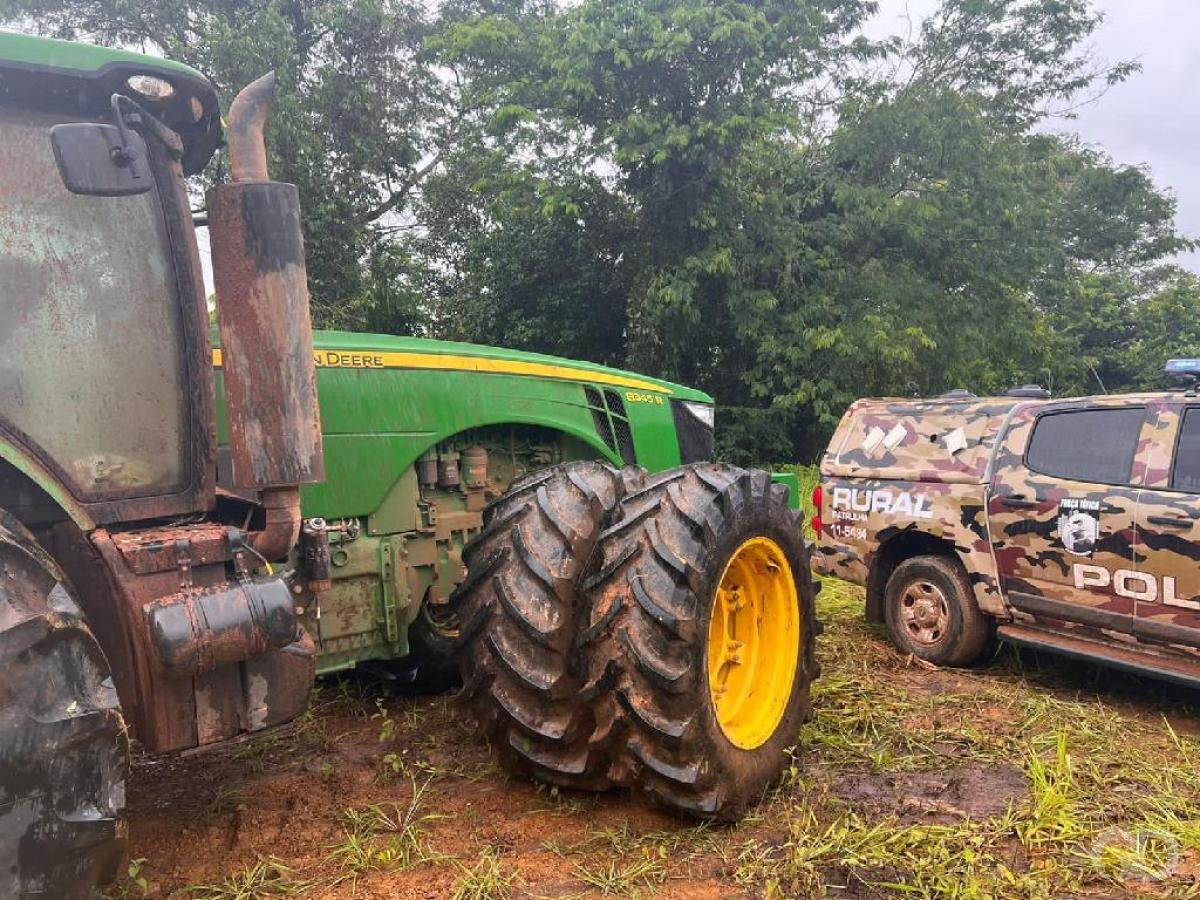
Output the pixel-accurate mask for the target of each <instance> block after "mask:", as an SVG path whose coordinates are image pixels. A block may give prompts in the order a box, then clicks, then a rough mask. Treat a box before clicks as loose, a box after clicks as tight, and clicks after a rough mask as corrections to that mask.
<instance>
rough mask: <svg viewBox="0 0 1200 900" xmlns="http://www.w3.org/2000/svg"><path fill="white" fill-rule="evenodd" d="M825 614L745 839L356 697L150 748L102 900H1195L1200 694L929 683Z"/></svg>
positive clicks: (932, 675)
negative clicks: (221, 739) (247, 737)
mask: <svg viewBox="0 0 1200 900" xmlns="http://www.w3.org/2000/svg"><path fill="white" fill-rule="evenodd" d="M820 605H821V607H822V616H823V618H825V619H826V620H827V622H828V624H829V630H828V631H827V633H826V637H825V638H823V639H822V641H823V646H822V649H821V653H820V656H821V659H822V662H823V665H824V669H825V673H824V676H823V677H822V679H821V681H820V682H819V683H818V686H817V688H816V690H815V692H814V694H815V708H816V717H815V719H814V721H813V723H811V724H810V725H808V726H806V727H805V729H804V731H803V733H802V734H801V735H800V739H799V745H798V747H797V750H796V753H795V757H794V760H793V762H792V764H791V765H790V767H789V771H788V773H787V775H786V777H785V778H784V780H783V782H782V784H781V785H780V786H779V788H778V789H777V790H776V791H775V792H774V793H773V794H772V795H771V796H769V797H767V798H765V800H764V802H763V804H762V805H761V807H760V808H759V809H758V810H757V811H756V812H755V814H754V815H752V816H751V817H750V818H749V819H747V820H746V821H745V822H743V823H742V824H741V825H739V826H737V827H707V826H703V825H697V824H696V823H695V822H690V821H685V820H680V819H678V818H674V817H672V816H669V815H666V814H663V813H662V812H659V811H657V810H655V809H653V808H652V807H650V806H649V805H647V804H646V803H645V802H643V801H642V800H641V799H640V798H638V797H636V796H632V795H630V794H627V793H617V794H610V795H601V796H593V795H588V794H576V793H569V792H568V793H559V792H557V791H554V790H551V789H548V788H546V787H544V786H540V785H536V784H533V783H529V782H525V781H522V780H513V779H509V778H506V777H505V775H504V774H503V773H502V772H501V771H499V770H498V769H497V768H496V767H495V765H494V764H493V763H492V761H491V758H490V756H489V754H488V751H487V748H486V747H485V746H483V745H482V744H481V743H479V742H478V741H477V740H476V739H475V738H474V736H473V733H472V729H471V727H470V724H469V723H468V722H466V721H464V720H463V719H462V718H461V716H460V714H459V711H458V709H457V707H456V706H455V704H454V702H453V699H452V698H450V697H426V698H411V697H402V696H396V695H392V694H388V693H387V692H386V691H384V690H382V689H380V688H379V687H378V686H377V685H375V684H371V683H364V682H357V681H343V682H334V683H327V684H325V685H323V687H322V688H321V690H320V691H319V693H318V695H317V698H316V701H315V703H314V705H313V708H312V710H311V711H310V712H309V713H308V714H307V715H306V716H305V717H304V718H303V719H302V720H301V721H299V722H297V723H294V724H293V725H291V726H289V727H288V728H287V729H285V730H283V731H281V732H277V733H274V734H271V735H267V736H265V737H260V738H257V739H255V740H251V741H248V742H245V743H243V744H241V745H238V746H235V747H232V748H226V749H221V750H218V751H215V752H210V753H204V754H200V755H197V756H193V757H189V758H168V759H154V758H139V759H138V760H137V761H136V762H135V766H134V770H133V774H132V778H131V783H130V791H129V805H130V836H131V841H130V843H131V855H132V858H133V861H132V862H131V864H130V870H129V874H128V875H127V876H126V877H125V878H123V879H122V881H121V882H120V883H119V884H118V885H117V886H116V887H115V888H114V889H113V890H112V891H111V892H110V896H112V897H122V898H127V897H144V896H145V897H167V898H184V897H194V898H195V897H198V898H238V897H246V898H249V897H263V896H305V897H314V898H426V897H428V898H441V897H463V898H471V897H475V898H484V897H546V898H563V897H594V896H646V897H650V896H653V897H661V898H718V897H768V896H769V897H810V896H814V897H815V896H830V897H889V896H918V897H922V896H924V897H951V896H961V897H1064V896H1089V897H1090V896H1097V897H1101V896H1103V897H1122V896H1129V895H1130V894H1140V895H1144V896H1178V897H1190V896H1200V880H1198V879H1200V868H1198V866H1197V859H1198V858H1200V857H1198V854H1200V739H1198V735H1200V715H1197V713H1196V707H1197V705H1198V701H1200V697H1198V696H1197V695H1196V694H1194V693H1191V692H1188V691H1185V690H1181V689H1173V688H1168V687H1164V686H1163V685H1160V684H1157V683H1154V682H1148V681H1141V680H1137V679H1133V678H1130V677H1127V676H1119V675H1113V674H1112V673H1105V672H1101V671H1099V670H1097V669H1095V668H1092V667H1075V666H1071V665H1068V664H1064V663H1061V662H1057V661H1054V660H1051V659H1047V658H1041V659H1039V658H1036V657H1032V656H1026V655H1021V656H1018V655H1016V654H1014V653H1012V652H1011V651H1006V650H1002V651H1000V652H999V653H998V655H997V656H996V657H994V658H993V659H992V660H991V661H990V662H989V663H988V664H987V665H985V666H982V667H980V668H977V669H974V670H971V671H965V672H964V671H953V672H951V671H939V670H934V669H930V668H927V667H924V666H919V665H916V664H915V663H914V662H913V661H912V660H906V659H904V658H902V657H900V656H899V655H898V654H897V653H896V652H895V651H894V650H892V649H891V647H890V645H888V644H887V642H886V640H885V639H884V637H883V635H882V634H881V633H880V632H879V631H878V630H877V629H874V628H871V627H868V626H866V625H864V624H863V623H862V622H861V613H860V610H861V595H860V594H859V593H858V592H857V591H856V590H855V589H853V588H849V587H848V586H845V585H834V586H833V588H832V589H827V590H826V591H825V593H824V594H823V595H822V598H821V603H820Z"/></svg>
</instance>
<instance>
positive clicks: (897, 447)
mask: <svg viewBox="0 0 1200 900" xmlns="http://www.w3.org/2000/svg"><path fill="white" fill-rule="evenodd" d="M1179 396H1180V395H1179V394H1178V393H1171V392H1167V391H1157V392H1150V393H1137V394H1096V395H1091V396H1083V397H1055V398H1051V399H1045V400H1042V399H1030V398H1025V397H972V396H966V397H941V398H929V399H913V398H902V397H879V398H866V399H863V400H857V401H855V402H854V403H852V404H851V405H850V408H849V409H848V410H846V414H845V416H843V417H842V421H841V423H840V424H839V425H838V427H837V430H836V431H835V432H834V435H833V438H832V439H831V440H830V442H829V448H828V449H827V450H826V452H825V456H824V458H823V459H822V462H821V470H822V472H824V473H825V474H827V475H835V476H840V477H852V478H890V479H899V480H904V481H940V482H950V483H974V482H979V481H982V480H983V479H984V477H985V476H986V474H987V467H988V461H989V459H990V457H991V453H992V449H993V447H994V445H995V441H996V438H997V437H998V435H999V433H1000V430H1001V427H1002V426H1003V424H1004V422H1005V420H1006V419H1007V418H1008V417H1009V415H1010V414H1011V413H1013V412H1014V411H1015V410H1017V409H1018V408H1028V407H1038V406H1049V405H1054V406H1058V405H1062V404H1083V405H1094V406H1109V405H1118V404H1126V403H1131V402H1132V403H1148V402H1153V401H1156V400H1158V401H1166V400H1170V399H1172V398H1178V397H1179Z"/></svg>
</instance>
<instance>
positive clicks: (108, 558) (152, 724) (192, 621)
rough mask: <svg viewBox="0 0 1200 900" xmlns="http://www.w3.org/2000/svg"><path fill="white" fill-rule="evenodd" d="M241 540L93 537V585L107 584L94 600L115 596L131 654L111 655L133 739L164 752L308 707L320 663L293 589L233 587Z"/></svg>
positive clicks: (158, 532) (273, 584)
mask: <svg viewBox="0 0 1200 900" xmlns="http://www.w3.org/2000/svg"><path fill="white" fill-rule="evenodd" d="M214 529H217V530H219V531H220V532H221V539H222V541H223V547H224V550H223V552H218V551H217V550H216V546H217V543H216V536H217V532H216V531H214ZM238 536H240V532H238V531H237V530H236V529H230V528H221V527H220V526H213V525H211V524H208V523H199V524H193V525H182V526H162V527H157V528H149V529H144V530H141V531H137V532H122V533H118V534H110V533H109V532H108V531H107V530H106V529H103V528H101V529H97V530H96V531H94V532H92V533H91V534H90V535H88V538H89V539H90V543H91V545H92V546H93V547H94V548H95V552H96V554H98V559H97V563H98V565H96V566H94V567H93V570H94V576H93V577H92V580H94V579H99V580H100V582H104V583H100V582H98V583H97V584H96V585H95V588H96V589H97V590H89V591H88V593H89V594H95V593H97V592H100V593H107V594H108V595H109V597H110V598H111V599H110V601H109V607H108V608H109V610H110V612H109V615H110V617H113V618H115V619H116V620H117V622H116V624H117V627H116V628H115V629H114V630H115V631H116V633H117V634H119V635H120V638H119V639H120V641H121V644H122V645H123V650H124V652H122V653H120V654H111V653H110V657H111V656H116V657H117V658H116V659H114V676H115V680H116V681H117V685H118V690H119V692H120V693H121V701H122V705H123V707H124V708H125V710H126V714H127V717H128V719H129V723H130V728H131V731H132V733H133V734H134V735H135V736H136V737H137V738H138V739H139V740H140V741H141V742H142V744H144V745H145V747H146V749H147V750H149V751H150V752H152V753H162V752H167V751H174V750H185V749H189V748H193V747H197V746H202V745H204V744H209V743H213V742H215V741H221V740H225V739H228V738H231V737H236V736H237V735H238V734H241V733H244V732H247V731H255V730H258V729H260V728H264V727H267V725H269V724H276V723H278V722H283V721H286V720H287V719H289V718H292V717H294V716H296V715H298V714H299V713H300V712H301V711H302V710H303V709H304V706H305V705H306V703H307V696H308V691H309V690H311V687H312V683H313V679H314V677H315V659H314V658H313V654H312V653H311V652H309V651H306V649H305V648H306V647H311V643H312V642H311V639H309V638H308V636H307V635H306V634H305V633H304V632H303V629H302V628H300V627H299V626H298V623H297V621H296V615H295V606H294V603H295V600H294V598H293V597H291V591H290V588H289V585H288V583H287V582H286V581H284V580H283V579H282V578H278V577H272V578H262V579H254V580H253V581H249V582H246V581H243V582H237V581H234V582H231V581H229V580H228V574H227V569H228V567H229V564H230V562H231V561H232V558H233V555H234V553H235V552H236V545H237V544H238V540H237V538H238ZM231 538H232V539H231ZM218 557H219V558H218ZM168 560H170V561H172V562H173V564H172V565H170V566H169V567H166V568H162V566H164V565H165V564H166V563H167V561H168ZM105 583H106V584H105ZM268 583H269V584H268ZM248 584H250V585H253V587H252V588H248V587H247V585H248ZM105 587H107V590H105Z"/></svg>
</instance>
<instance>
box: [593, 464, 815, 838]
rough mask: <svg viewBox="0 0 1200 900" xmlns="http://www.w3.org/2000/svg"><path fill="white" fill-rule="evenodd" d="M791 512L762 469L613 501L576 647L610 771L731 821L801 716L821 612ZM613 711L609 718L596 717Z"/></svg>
mask: <svg viewBox="0 0 1200 900" xmlns="http://www.w3.org/2000/svg"><path fill="white" fill-rule="evenodd" d="M800 527H801V519H800V514H799V513H794V512H793V511H792V510H790V509H789V508H788V505H787V489H786V488H785V487H783V486H782V485H777V484H773V483H772V482H771V480H770V476H769V475H768V474H767V473H766V472H761V471H748V470H743V469H738V468H735V467H732V466H725V465H718V464H713V463H701V464H696V465H690V466H683V467H681V468H679V469H675V470H672V471H669V472H666V473H663V474H662V475H659V476H656V477H655V478H653V479H652V480H651V482H650V483H649V484H648V485H647V487H646V488H644V489H643V490H642V491H640V492H637V493H634V494H631V495H629V496H627V497H626V498H625V499H624V500H622V501H621V503H620V504H619V506H618V508H617V510H616V511H615V514H614V516H613V523H612V524H611V525H610V526H609V528H608V529H607V530H606V532H605V534H604V535H603V536H602V538H601V541H600V548H599V551H600V557H601V558H600V561H599V563H598V569H597V572H596V575H595V576H594V577H593V578H592V580H591V581H590V583H589V584H588V586H587V593H588V596H589V598H590V601H591V610H590V616H589V621H588V629H587V632H586V634H589V635H594V638H593V639H592V640H591V641H590V642H589V643H588V645H587V646H586V648H585V649H586V652H587V655H588V658H589V665H588V669H589V673H590V676H589V677H590V678H591V679H592V680H593V681H604V680H605V679H604V674H603V673H613V674H615V677H612V675H610V676H609V678H608V679H607V680H608V681H609V682H610V683H611V684H612V687H611V689H610V691H609V692H608V694H607V704H601V706H602V707H603V706H606V707H607V708H601V709H600V710H599V711H598V713H597V718H598V721H599V722H600V723H601V730H602V731H605V732H607V733H610V734H612V735H616V736H619V737H618V738H617V741H616V745H615V746H614V747H613V748H612V750H611V751H610V760H611V769H610V772H609V777H610V779H611V780H612V781H613V782H614V783H617V784H633V785H636V786H638V787H640V788H642V789H643V790H645V791H647V792H649V793H650V794H651V795H652V796H653V797H654V799H656V800H657V801H658V802H659V803H661V804H663V805H665V806H667V807H670V808H672V809H674V810H678V811H681V812H686V813H689V814H692V815H701V816H706V817H712V818H717V819H723V820H734V819H737V818H739V817H740V816H741V815H742V814H743V813H744V812H745V810H746V808H747V807H748V806H750V805H751V804H753V803H755V802H757V801H758V800H759V799H760V798H761V796H762V795H763V793H764V791H765V790H766V788H767V787H768V786H769V785H770V784H771V783H772V782H774V781H775V780H776V779H777V778H778V777H779V775H780V774H781V773H782V771H783V769H784V767H785V765H786V763H787V750H788V749H789V747H791V745H792V744H794V743H795V741H796V737H797V734H798V733H799V729H800V725H801V723H803V722H804V721H805V720H806V719H807V718H808V717H809V715H810V704H809V684H810V682H811V680H812V679H813V678H815V677H816V674H817V666H816V662H815V660H814V657H813V638H814V632H815V620H814V617H813V597H814V590H813V584H812V581H811V578H810V575H809V568H808V554H807V550H806V548H805V546H804V543H803V541H802V539H801V532H800ZM606 720H611V723H610V724H604V723H605V721H606Z"/></svg>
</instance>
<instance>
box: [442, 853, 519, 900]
mask: <svg viewBox="0 0 1200 900" xmlns="http://www.w3.org/2000/svg"><path fill="white" fill-rule="evenodd" d="M455 865H456V866H458V870H459V877H458V881H457V882H456V883H455V885H454V893H453V895H452V900H506V898H508V897H511V896H512V895H513V891H514V889H515V888H516V882H517V873H516V870H514V869H513V868H512V867H511V866H508V865H505V864H504V863H503V862H501V861H500V854H499V853H497V852H496V850H495V849H488V850H485V851H484V852H483V854H482V855H481V856H480V857H479V859H478V860H476V862H475V864H474V865H473V866H467V865H465V864H464V863H461V862H457V861H456V862H455Z"/></svg>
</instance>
